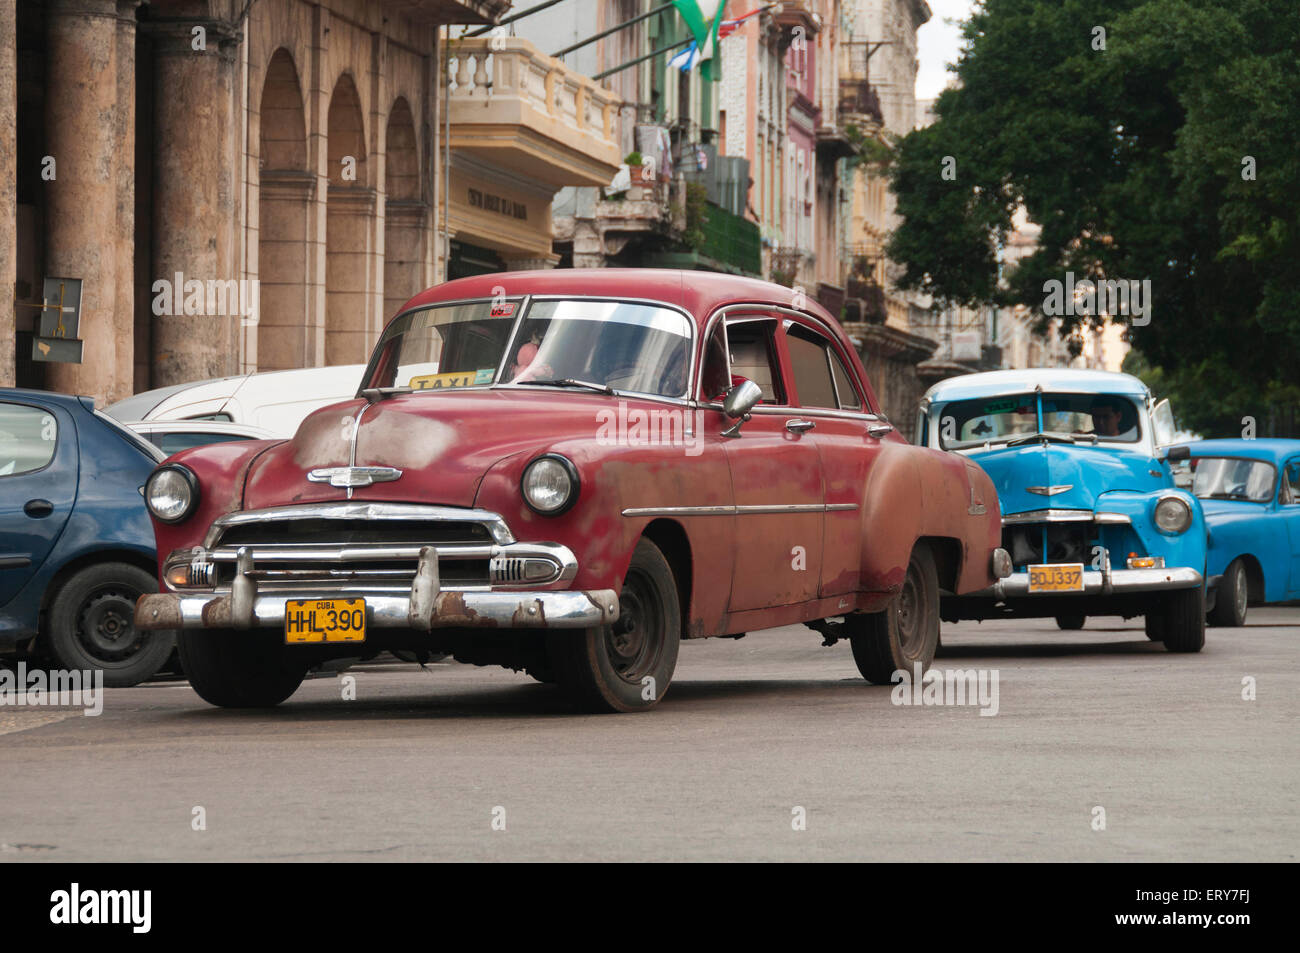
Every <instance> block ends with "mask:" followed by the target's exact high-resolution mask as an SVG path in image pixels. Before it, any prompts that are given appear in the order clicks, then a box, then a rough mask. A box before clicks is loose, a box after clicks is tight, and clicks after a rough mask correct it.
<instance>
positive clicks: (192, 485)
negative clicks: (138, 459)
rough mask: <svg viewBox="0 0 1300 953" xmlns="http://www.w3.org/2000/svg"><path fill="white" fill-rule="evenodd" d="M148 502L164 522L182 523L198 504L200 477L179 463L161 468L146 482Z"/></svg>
mask: <svg viewBox="0 0 1300 953" xmlns="http://www.w3.org/2000/svg"><path fill="white" fill-rule="evenodd" d="M144 501H145V503H146V504H147V505H148V507H149V512H150V513H152V514H153V515H154V516H156V517H157V518H158V519H160V520H162V521H163V522H164V523H179V522H180V521H181V520H183V519H185V517H187V516H189V515H190V514H191V513H193V512H194V508H195V507H196V506H198V503H199V480H198V477H196V476H195V475H194V474H193V473H191V472H190V471H189V470H188V469H186V468H185V467H183V466H180V465H179V464H171V465H169V466H165V467H159V468H158V469H157V470H155V471H154V472H153V473H152V474H150V476H149V480H148V482H147V483H145V485H144Z"/></svg>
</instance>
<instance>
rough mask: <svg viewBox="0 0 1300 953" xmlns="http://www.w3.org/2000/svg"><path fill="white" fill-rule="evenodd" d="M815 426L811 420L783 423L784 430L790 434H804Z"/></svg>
mask: <svg viewBox="0 0 1300 953" xmlns="http://www.w3.org/2000/svg"><path fill="white" fill-rule="evenodd" d="M816 426H817V424H816V422H815V421H812V420H787V421H786V422H785V429H786V430H788V431H790V432H791V433H806V432H807V431H809V430H812V429H813V428H814V427H816Z"/></svg>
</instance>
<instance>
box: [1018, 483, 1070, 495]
mask: <svg viewBox="0 0 1300 953" xmlns="http://www.w3.org/2000/svg"><path fill="white" fill-rule="evenodd" d="M1073 489H1074V484H1073V483H1063V484H1058V485H1056V486H1027V487H1025V490H1026V491H1027V492H1029V493H1037V494H1039V495H1040V496H1056V494H1058V493H1065V492H1066V491H1067V490H1073Z"/></svg>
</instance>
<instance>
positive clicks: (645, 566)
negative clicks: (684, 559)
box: [530, 539, 682, 712]
mask: <svg viewBox="0 0 1300 953" xmlns="http://www.w3.org/2000/svg"><path fill="white" fill-rule="evenodd" d="M619 610H620V611H619V618H618V621H617V622H616V623H614V624H613V625H598V626H592V627H591V628H588V629H582V630H555V631H552V632H548V633H547V637H546V646H547V654H548V655H549V656H550V663H551V664H550V666H549V667H548V668H549V671H545V670H544V669H543V670H541V671H539V672H537V673H533V672H531V671H530V674H532V675H533V677H535V678H537V677H538V676H539V675H554V678H555V681H556V682H557V683H558V684H559V686H560V688H561V689H562V690H563V691H564V693H565V694H566V695H567V696H568V697H569V698H570V699H571V700H572V701H573V702H574V703H575V704H576V705H577V706H578V707H580V708H582V709H584V710H586V711H600V712H609V711H620V712H633V711H646V710H648V709H650V708H653V707H654V706H655V705H657V704H658V703H659V700H660V699H662V698H663V697H664V694H665V693H666V692H667V691H668V685H669V683H670V682H671V681H672V677H673V670H674V669H675V668H676V667H677V649H678V647H679V646H680V644H681V637H682V635H681V634H682V620H681V606H680V605H679V602H678V598H677V584H676V582H675V581H674V579H673V571H672V568H671V567H670V566H669V565H668V560H667V559H665V558H664V555H663V553H661V552H660V551H659V547H657V546H655V544H654V543H652V542H650V541H649V540H648V539H642V540H640V541H639V542H638V543H637V545H636V550H635V551H634V552H633V553H632V562H631V565H629V566H628V570H627V576H626V577H625V578H624V580H623V591H622V594H621V595H620V596H619ZM539 680H542V679H540V678H539Z"/></svg>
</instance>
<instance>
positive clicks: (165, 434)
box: [127, 420, 280, 457]
mask: <svg viewBox="0 0 1300 953" xmlns="http://www.w3.org/2000/svg"><path fill="white" fill-rule="evenodd" d="M127 426H128V427H129V428H131V430H132V431H134V432H135V433H137V434H139V435H140V436H141V437H144V439H145V440H148V441H149V442H150V443H151V444H153V445H154V446H155V447H157V448H158V449H159V450H161V451H162V452H163V453H164V454H166V455H167V456H169V457H170V456H171V455H172V454H173V453H180V452H181V451H182V450H188V449H190V447H201V446H204V445H205V444H209V443H226V442H228V441H231V440H274V439H278V438H279V436H280V435H279V434H274V433H272V432H271V431H269V430H263V429H262V428H261V427H250V426H248V424H232V423H230V422H228V421H225V420H133V421H131V422H130V423H128V424H127Z"/></svg>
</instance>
